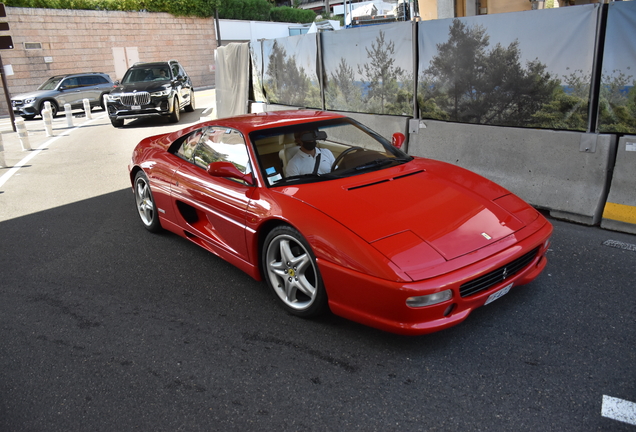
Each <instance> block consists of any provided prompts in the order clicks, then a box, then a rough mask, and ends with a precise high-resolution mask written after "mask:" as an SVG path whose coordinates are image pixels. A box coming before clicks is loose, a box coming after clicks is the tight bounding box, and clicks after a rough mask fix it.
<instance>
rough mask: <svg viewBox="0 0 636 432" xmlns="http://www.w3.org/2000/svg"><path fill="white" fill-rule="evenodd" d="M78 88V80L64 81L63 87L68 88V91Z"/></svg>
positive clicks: (69, 79) (68, 79)
mask: <svg viewBox="0 0 636 432" xmlns="http://www.w3.org/2000/svg"><path fill="white" fill-rule="evenodd" d="M78 86H79V83H78V82H77V78H67V79H65V80H64V81H62V87H66V88H67V89H72V88H76V87H78Z"/></svg>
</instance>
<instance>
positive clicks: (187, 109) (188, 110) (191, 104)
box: [185, 90, 195, 112]
mask: <svg viewBox="0 0 636 432" xmlns="http://www.w3.org/2000/svg"><path fill="white" fill-rule="evenodd" d="M185 110H186V111H187V112H193V111H194V110H195V105H194V91H193V90H190V103H189V104H187V105H186V106H185Z"/></svg>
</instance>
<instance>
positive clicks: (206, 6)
mask: <svg viewBox="0 0 636 432" xmlns="http://www.w3.org/2000/svg"><path fill="white" fill-rule="evenodd" d="M217 2H218V4H219V18H223V19H236V20H247V21H270V20H271V21H277V22H294V23H309V22H313V20H314V19H315V18H316V14H315V13H314V12H313V11H310V10H304V9H294V8H290V7H272V5H271V3H269V2H268V0H223V1H221V0H5V1H4V4H5V5H6V6H12V7H23V8H38V9H82V10H111V11H147V12H166V13H169V14H172V15H175V16H195V17H201V18H208V17H211V16H213V15H214V10H215V9H214V7H215V5H216V3H217Z"/></svg>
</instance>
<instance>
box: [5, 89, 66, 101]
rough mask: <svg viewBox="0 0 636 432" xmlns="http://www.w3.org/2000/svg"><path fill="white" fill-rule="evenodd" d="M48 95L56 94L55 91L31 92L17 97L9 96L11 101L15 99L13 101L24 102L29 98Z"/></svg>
mask: <svg viewBox="0 0 636 432" xmlns="http://www.w3.org/2000/svg"><path fill="white" fill-rule="evenodd" d="M49 93H51V94H56V93H58V92H57V91H54V90H33V91H30V92H27V93H20V94H18V95H13V96H11V99H15V100H24V99H29V98H41V97H44V96H48V95H49Z"/></svg>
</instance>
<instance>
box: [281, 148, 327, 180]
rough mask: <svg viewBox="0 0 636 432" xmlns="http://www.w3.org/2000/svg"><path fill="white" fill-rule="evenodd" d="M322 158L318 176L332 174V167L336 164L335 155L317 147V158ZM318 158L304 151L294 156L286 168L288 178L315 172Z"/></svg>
mask: <svg viewBox="0 0 636 432" xmlns="http://www.w3.org/2000/svg"><path fill="white" fill-rule="evenodd" d="M319 154H320V155H322V156H320V165H319V166H318V174H326V173H330V172H331V166H332V165H333V163H334V162H335V160H336V159H335V158H334V157H333V153H331V151H330V150H327V149H320V148H318V147H316V157H318V155H319ZM316 157H314V156H312V155H309V154H307V153H305V152H304V151H302V150H298V152H297V153H296V154H295V155H294V157H293V158H291V159H290V161H289V162H288V163H287V167H286V168H285V175H286V176H287V177H291V176H296V175H302V174H311V173H312V172H314V166H315V165H316Z"/></svg>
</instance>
